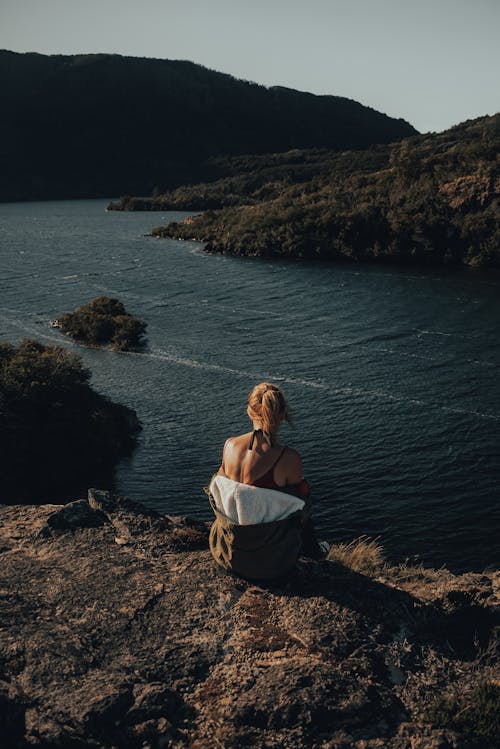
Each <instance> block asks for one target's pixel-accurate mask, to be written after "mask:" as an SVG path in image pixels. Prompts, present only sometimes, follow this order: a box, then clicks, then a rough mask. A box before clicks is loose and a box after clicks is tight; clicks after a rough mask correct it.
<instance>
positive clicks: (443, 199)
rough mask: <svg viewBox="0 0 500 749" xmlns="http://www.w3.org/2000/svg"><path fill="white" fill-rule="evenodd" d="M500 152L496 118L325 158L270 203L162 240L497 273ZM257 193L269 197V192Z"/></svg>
mask: <svg viewBox="0 0 500 749" xmlns="http://www.w3.org/2000/svg"><path fill="white" fill-rule="evenodd" d="M499 147H500V115H495V116H493V117H482V118H479V119H477V120H472V121H467V122H465V123H462V124H461V125H458V126H456V127H454V128H451V129H450V130H447V131H445V132H444V133H439V134H429V135H423V136H416V137H413V138H408V139H405V140H404V141H401V142H399V143H391V144H389V145H378V146H374V147H371V148H370V149H367V150H365V151H360V152H345V153H341V154H329V155H325V157H324V158H325V161H326V162H327V165H328V166H327V168H326V169H320V170H318V173H317V174H316V175H315V176H313V177H312V178H311V179H308V180H306V181H303V182H297V183H295V184H293V185H291V186H288V187H286V186H285V185H282V186H281V187H280V188H279V189H278V190H277V194H274V195H271V197H270V199H265V198H264V199H262V200H258V199H257V193H256V192H250V193H249V194H245V192H244V190H242V192H241V193H240V194H239V199H238V201H235V202H238V203H239V205H237V206H235V207H227V208H223V209H220V210H210V211H206V212H205V213H203V214H202V215H200V216H195V217H190V218H189V219H187V220H186V221H185V222H183V223H175V224H170V225H169V226H167V227H158V228H157V229H154V230H153V234H154V235H155V236H170V237H180V238H185V239H197V240H201V241H204V242H206V243H207V249H208V250H210V251H212V252H227V253H232V254H240V255H263V256H273V255H276V256H285V257H305V258H318V259H351V260H380V259H386V260H402V261H411V262H431V263H452V264H467V265H492V266H498V265H500V205H499V196H500V169H499V166H500V157H499V153H500V148H499ZM245 180H246V181H247V182H248V175H247V176H246V177H245ZM241 184H243V180H242V182H241ZM206 189H207V186H205V185H203V186H201V187H200V192H201V191H204V190H206ZM258 189H259V190H260V191H263V192H265V185H260V186H259V188H258ZM191 192H192V193H193V194H196V190H195V188H194V187H193V188H191Z"/></svg>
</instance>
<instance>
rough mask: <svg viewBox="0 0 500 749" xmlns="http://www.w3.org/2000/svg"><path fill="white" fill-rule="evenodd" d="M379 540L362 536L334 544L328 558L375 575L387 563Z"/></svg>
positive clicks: (361, 571) (362, 572)
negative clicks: (346, 542) (347, 541)
mask: <svg viewBox="0 0 500 749" xmlns="http://www.w3.org/2000/svg"><path fill="white" fill-rule="evenodd" d="M378 541H379V539H378V538H373V539H371V538H369V537H368V536H360V537H359V538H355V539H354V540H353V541H351V542H350V543H348V544H345V543H342V544H333V545H332V546H331V547H330V550H329V552H328V554H327V557H326V558H327V559H328V560H329V561H330V562H339V563H340V564H343V565H344V566H345V567H349V568H350V569H351V570H354V571H355V572H360V573H361V574H363V575H369V576H372V577H373V576H375V575H378V574H379V573H380V572H381V570H382V568H383V566H384V564H385V559H384V549H383V547H382V545H381V544H380V543H379V542H378Z"/></svg>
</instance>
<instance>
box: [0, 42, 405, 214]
mask: <svg viewBox="0 0 500 749" xmlns="http://www.w3.org/2000/svg"><path fill="white" fill-rule="evenodd" d="M0 85H1V90H2V105H3V106H2V118H0V167H1V168H0V200H26V199H31V198H33V199H37V198H65V197H98V196H110V195H123V194H127V193H128V194H132V195H134V194H135V195H137V194H143V195H144V194H151V192H152V191H153V189H154V188H155V187H156V188H157V189H158V190H159V191H163V190H165V189H168V188H172V187H175V186H178V185H181V184H187V183H189V182H199V181H200V180H207V179H210V180H211V179H215V178H217V176H219V175H220V172H219V171H218V169H217V166H216V165H214V164H213V163H212V162H211V161H210V160H211V159H213V158H215V157H220V156H222V157H223V156H224V155H228V154H229V155H231V154H232V155H234V154H244V153H266V152H273V151H288V150H290V149H295V148H301V149H302V148H312V147H320V148H330V149H345V148H364V147H366V146H368V145H369V144H371V143H379V142H380V143H387V142H389V141H392V140H396V139H401V138H404V137H406V136H409V135H413V134H415V132H416V131H415V129H414V128H413V127H412V126H411V125H409V124H408V123H407V122H405V121H404V120H401V119H394V118H390V117H387V116H386V115H384V114H382V113H380V112H377V111H375V110H374V109H371V108H369V107H365V106H363V105H361V104H359V103H357V102H355V101H352V100H350V99H347V98H344V97H338V96H315V95H313V94H309V93H304V92H300V91H294V90H292V89H286V88H282V87H274V88H266V87H265V86H260V85H257V84H255V83H250V82H247V81H241V80H238V79H236V78H233V77H232V76H230V75H226V74H223V73H218V72H215V71H213V70H209V69H207V68H204V67H202V66H201V65H196V64H194V63H192V62H187V61H180V60H155V59H145V58H133V57H121V56H119V55H105V54H103V55H52V56H46V55H40V54H34V53H26V54H18V53H14V52H8V51H0Z"/></svg>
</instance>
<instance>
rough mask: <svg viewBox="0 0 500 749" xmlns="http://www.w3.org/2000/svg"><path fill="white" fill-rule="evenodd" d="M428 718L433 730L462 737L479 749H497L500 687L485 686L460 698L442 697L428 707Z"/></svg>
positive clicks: (487, 683) (499, 722)
mask: <svg viewBox="0 0 500 749" xmlns="http://www.w3.org/2000/svg"><path fill="white" fill-rule="evenodd" d="M427 717H428V719H429V721H430V722H431V723H432V725H433V726H435V727H436V728H451V729H453V730H454V731H457V732H458V733H463V734H465V736H467V737H468V738H469V739H470V740H471V741H472V742H473V743H472V746H474V747H480V748H481V749H498V747H499V746H500V686H499V685H498V684H492V683H489V682H486V683H484V684H481V685H479V686H478V687H476V688H475V689H474V690H472V691H471V692H469V693H468V694H463V695H460V696H459V697H457V696H454V697H446V696H441V697H439V698H438V699H436V700H435V701H434V702H433V703H432V705H431V706H430V708H429V710H428V713H427Z"/></svg>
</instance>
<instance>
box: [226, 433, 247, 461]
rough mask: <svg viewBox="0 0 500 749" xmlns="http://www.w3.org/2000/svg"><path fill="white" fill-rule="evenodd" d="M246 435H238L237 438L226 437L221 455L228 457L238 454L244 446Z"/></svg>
mask: <svg viewBox="0 0 500 749" xmlns="http://www.w3.org/2000/svg"><path fill="white" fill-rule="evenodd" d="M246 441H247V435H245V434H240V435H238V436H237V437H228V438H227V440H226V441H225V443H224V449H223V451H222V454H223V455H226V456H230V455H234V454H236V453H239V452H240V451H241V449H242V446H243V445H245V444H246Z"/></svg>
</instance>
